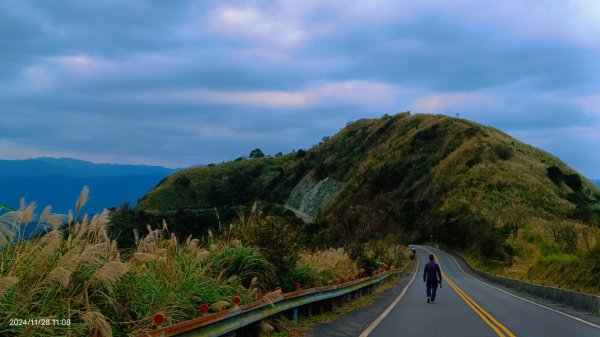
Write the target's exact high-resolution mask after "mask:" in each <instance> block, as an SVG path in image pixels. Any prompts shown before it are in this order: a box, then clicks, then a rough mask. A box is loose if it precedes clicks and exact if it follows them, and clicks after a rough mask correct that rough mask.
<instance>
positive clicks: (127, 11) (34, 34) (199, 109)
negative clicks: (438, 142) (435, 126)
mask: <svg viewBox="0 0 600 337" xmlns="http://www.w3.org/2000/svg"><path fill="white" fill-rule="evenodd" d="M599 17H600V1H596V0H587V1H586V0H580V1H576V0H571V1H569V0H564V1H554V0H539V1H515V0H502V1H478V0H430V1H426V0H416V1H412V0H411V1H386V0H376V1H374V0H371V1H355V2H352V1H348V0H332V1H322V0H298V1H286V0H279V1H253V0H250V1H249V0H245V1H206V0H198V1H183V0H181V1H158V0H156V1H141V0H128V1H117V0H93V1H80V0H63V1H27V0H4V1H2V2H1V3H0V41H1V42H0V158H3V159H16V158H27V157H37V156H60V157H65V156H66V157H74V158H80V159H85V160H91V161H94V162H115V163H144V164H159V165H166V166H170V167H181V166H187V165H192V164H206V163H210V162H220V161H224V160H230V159H234V158H236V157H239V156H242V155H247V154H248V153H249V152H250V150H251V149H253V148H256V147H260V148H262V149H263V150H264V151H265V152H266V153H270V154H273V153H276V152H279V151H282V152H288V151H290V150H292V149H298V148H307V147H310V146H312V145H314V144H316V143H318V142H319V140H320V139H321V138H322V137H323V136H326V135H332V134H334V133H335V132H337V131H338V130H339V129H341V128H342V127H343V126H344V125H345V124H346V123H347V122H348V121H353V120H356V119H359V118H363V117H379V116H382V115H383V114H385V113H388V114H393V113H396V112H399V111H406V110H411V111H412V112H413V113H416V112H421V113H444V114H448V115H455V114H460V116H461V117H464V118H468V119H471V120H474V121H477V122H480V123H484V124H486V125H491V126H494V127H497V128H499V129H501V130H503V131H505V132H507V133H509V134H511V135H512V136H514V137H516V138H518V139H520V140H522V141H525V142H527V143H530V144H532V145H535V146H538V147H540V148H542V149H545V150H547V151H550V152H552V153H553V154H555V155H557V156H559V157H561V158H562V159H564V160H565V161H566V162H567V163H568V164H570V165H572V166H573V167H574V168H575V169H577V170H579V171H580V172H581V173H583V174H584V175H586V176H588V177H590V178H596V177H599V178H600V151H599V150H598V149H600V62H599V61H598V60H600V20H599V19H598V18H599Z"/></svg>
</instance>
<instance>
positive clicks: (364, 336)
mask: <svg viewBox="0 0 600 337" xmlns="http://www.w3.org/2000/svg"><path fill="white" fill-rule="evenodd" d="M415 256H416V258H417V267H416V269H415V273H414V274H413V277H412V278H411V279H410V282H408V284H407V285H406V286H405V287H404V289H402V292H401V293H400V295H398V297H397V298H396V299H395V300H394V302H392V304H390V306H389V307H387V309H385V311H384V312H383V313H381V315H379V317H377V319H376V320H374V321H373V323H371V324H370V325H369V326H368V327H367V328H366V329H365V331H363V332H362V333H361V334H360V336H359V337H367V336H369V334H370V333H371V332H373V330H374V329H375V328H376V327H377V326H378V325H379V323H381V321H383V319H384V318H385V317H386V316H387V315H388V314H389V313H390V312H391V311H392V309H394V307H395V306H396V305H397V304H398V302H400V300H401V299H402V297H404V294H405V293H406V290H407V289H408V287H410V285H411V284H412V283H413V281H414V280H415V276H417V273H418V272H419V257H418V256H417V255H415Z"/></svg>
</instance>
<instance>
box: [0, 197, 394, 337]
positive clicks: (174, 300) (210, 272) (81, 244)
mask: <svg viewBox="0 0 600 337" xmlns="http://www.w3.org/2000/svg"><path fill="white" fill-rule="evenodd" d="M87 193H88V192H87V189H84V191H83V192H82V194H81V196H80V199H79V201H78V203H77V207H76V213H77V214H76V215H68V216H63V215H58V214H51V209H50V208H49V207H47V208H46V209H44V211H43V212H42V213H41V214H40V215H39V216H36V214H35V205H34V204H30V205H26V204H25V203H24V202H22V204H21V207H20V208H19V209H18V210H15V211H9V210H4V212H2V213H0V214H1V215H0V229H1V231H0V331H2V336H90V335H93V334H94V333H96V332H98V333H99V334H100V335H101V336H104V337H109V336H124V335H130V336H133V335H137V334H139V333H142V332H143V331H146V330H149V329H154V328H156V324H155V323H154V322H153V319H154V317H155V316H156V315H162V316H163V317H164V323H163V326H164V325H170V324H174V323H176V322H180V321H184V320H189V319H191V318H194V317H198V316H200V315H202V314H203V313H202V312H201V311H200V305H201V304H207V305H208V306H209V312H218V311H221V310H224V309H227V308H231V307H232V306H233V305H234V303H233V298H234V297H235V296H238V297H240V299H241V303H242V304H244V303H250V302H253V301H255V300H257V299H259V298H261V297H262V296H263V295H264V294H266V293H269V292H272V291H273V290H274V288H275V287H278V286H279V287H282V288H283V289H284V291H285V290H293V289H295V284H296V283H299V284H301V286H302V287H308V286H310V285H326V284H329V283H330V282H331V279H332V278H339V277H347V276H349V275H355V274H356V273H357V272H358V271H359V270H360V269H359V267H358V265H357V263H356V262H355V261H354V260H352V259H350V258H349V257H348V255H347V254H346V252H345V251H344V250H343V248H335V249H334V248H326V249H322V250H310V249H308V248H306V247H301V246H299V245H298V244H297V243H296V242H295V241H296V240H295V238H294V237H293V236H292V235H293V233H294V232H293V231H288V229H289V228H287V226H288V225H287V224H286V223H285V222H283V221H281V220H280V219H277V218H272V217H268V216H264V215H263V214H262V213H261V211H260V210H259V207H258V206H254V207H253V208H251V210H250V212H248V213H241V214H240V216H239V218H238V219H237V220H236V221H235V222H233V223H232V224H231V225H228V226H227V228H226V229H222V230H221V231H219V232H215V233H213V232H212V231H211V232H208V233H206V235H204V236H196V237H192V236H188V237H185V238H180V237H179V236H177V235H176V234H175V233H172V232H170V230H169V228H168V225H167V223H166V222H163V223H162V224H160V226H154V227H151V226H150V225H148V226H147V228H145V229H144V231H143V232H142V231H140V232H138V231H135V232H134V233H133V232H132V233H131V235H132V236H133V237H134V245H133V247H131V248H128V249H119V247H118V244H117V241H116V240H114V239H112V238H110V236H109V234H108V231H107V229H108V228H109V227H110V226H111V223H110V213H109V212H108V211H106V210H105V211H104V212H102V213H101V214H97V215H95V216H93V217H91V218H90V217H88V216H87V215H83V216H80V215H79V213H80V212H81V209H82V207H83V205H84V204H85V201H86V198H87ZM36 225H39V226H44V227H45V228H46V230H45V231H43V232H42V233H40V234H39V235H38V236H36V237H32V238H29V239H26V238H24V237H23V236H22V231H23V228H25V227H26V226H36ZM402 254H403V252H400V255H401V256H399V257H397V259H398V260H401V259H403V257H402ZM13 319H22V320H29V319H32V320H37V322H36V323H29V324H23V323H18V324H14V321H11V320H13ZM40 320H43V322H50V323H49V324H47V325H44V324H45V323H40ZM46 320H49V321H46ZM11 323H12V324H11Z"/></svg>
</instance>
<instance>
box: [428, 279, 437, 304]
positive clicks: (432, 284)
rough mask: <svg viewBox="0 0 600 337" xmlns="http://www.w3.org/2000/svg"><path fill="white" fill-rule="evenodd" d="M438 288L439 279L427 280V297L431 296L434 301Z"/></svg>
mask: <svg viewBox="0 0 600 337" xmlns="http://www.w3.org/2000/svg"><path fill="white" fill-rule="evenodd" d="M437 288H438V281H437V280H427V298H431V300H432V301H435V294H436V293H437Z"/></svg>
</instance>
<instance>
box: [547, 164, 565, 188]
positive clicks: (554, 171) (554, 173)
mask: <svg viewBox="0 0 600 337" xmlns="http://www.w3.org/2000/svg"><path fill="white" fill-rule="evenodd" d="M546 174H547V175H548V178H550V180H552V182H553V183H554V184H556V185H557V186H560V184H561V183H562V182H563V181H564V180H565V176H564V174H563V172H562V171H561V169H560V168H558V166H556V165H552V166H550V167H548V168H547V169H546Z"/></svg>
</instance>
